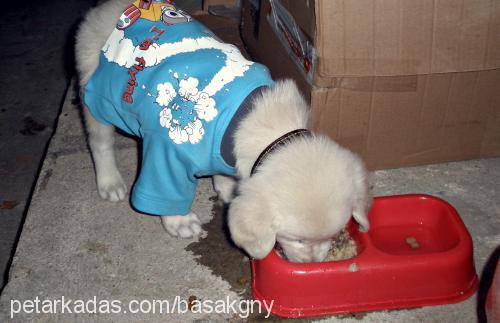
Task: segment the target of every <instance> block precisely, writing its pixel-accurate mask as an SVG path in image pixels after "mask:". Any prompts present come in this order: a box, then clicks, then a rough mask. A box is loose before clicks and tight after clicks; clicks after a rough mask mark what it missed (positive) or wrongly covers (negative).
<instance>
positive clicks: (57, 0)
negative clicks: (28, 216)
mask: <svg viewBox="0 0 500 323" xmlns="http://www.w3.org/2000/svg"><path fill="white" fill-rule="evenodd" d="M94 3H95V0H52V1H34V0H27V1H22V2H21V1H19V2H14V3H10V4H8V5H7V4H5V5H3V6H2V10H1V11H0V21H1V22H0V40H1V44H2V45H1V48H2V49H1V50H0V57H1V59H2V68H1V69H0V94H1V97H2V100H1V102H0V290H1V289H2V286H3V284H4V279H5V274H4V273H6V270H7V268H8V264H9V261H10V259H11V255H12V252H13V250H14V247H15V244H16V241H17V237H18V234H19V232H20V228H21V225H22V222H23V217H24V214H25V212H26V210H27V206H28V205H29V199H30V194H31V191H32V188H33V186H34V184H35V180H36V178H37V174H38V171H39V170H40V165H41V162H42V161H43V159H44V155H45V150H46V147H47V144H48V141H49V139H50V137H51V135H52V133H53V130H54V125H55V122H56V118H57V116H58V115H59V112H60V110H61V103H62V101H63V99H64V96H65V92H66V89H67V87H68V84H69V81H70V79H71V76H72V75H73V73H74V69H73V58H72V57H73V54H72V52H73V43H74V41H73V33H74V30H75V28H76V25H77V22H78V21H79V19H80V18H81V17H82V15H83V13H84V12H85V11H87V10H88V9H89V8H90V7H91V6H92V5H93V4H94Z"/></svg>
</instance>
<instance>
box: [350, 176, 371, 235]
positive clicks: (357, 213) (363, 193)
mask: <svg viewBox="0 0 500 323" xmlns="http://www.w3.org/2000/svg"><path fill="white" fill-rule="evenodd" d="M367 177H368V175H367V174H366V171H365V170H363V171H362V176H360V178H358V179H357V180H356V181H355V186H356V197H355V198H354V205H353V208H352V216H353V217H354V219H355V220H356V222H358V223H359V225H360V228H359V229H360V231H362V232H367V231H368V230H369V229H370V222H369V220H368V211H369V210H370V207H371V205H372V195H371V192H370V184H369V183H368V178H367Z"/></svg>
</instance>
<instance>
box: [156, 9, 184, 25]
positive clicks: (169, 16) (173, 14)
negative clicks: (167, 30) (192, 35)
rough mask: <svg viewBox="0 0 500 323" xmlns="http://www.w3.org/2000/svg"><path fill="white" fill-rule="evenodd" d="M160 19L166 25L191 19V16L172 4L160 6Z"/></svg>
mask: <svg viewBox="0 0 500 323" xmlns="http://www.w3.org/2000/svg"><path fill="white" fill-rule="evenodd" d="M161 21H163V23H164V24H165V25H167V26H170V25H175V24H179V23H183V22H189V21H191V16H189V15H188V14H187V13H185V12H184V11H182V10H181V9H176V8H175V7H174V6H165V7H162V15H161Z"/></svg>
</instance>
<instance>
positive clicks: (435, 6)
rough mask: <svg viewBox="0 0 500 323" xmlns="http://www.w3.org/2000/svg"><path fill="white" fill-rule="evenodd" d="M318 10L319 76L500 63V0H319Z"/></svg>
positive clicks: (401, 72)
mask: <svg viewBox="0 0 500 323" xmlns="http://www.w3.org/2000/svg"><path fill="white" fill-rule="evenodd" d="M292 14H293V16H294V17H297V16H298V12H293V11H292ZM315 14H316V37H315V41H314V44H315V48H316V54H317V56H318V64H317V67H316V71H317V75H316V78H328V77H334V76H369V75H377V76H378V75H380V76H384V75H385V76H390V75H414V74H430V73H444V72H462V71H474V70H488V69H495V68H499V67H500V36H499V35H500V1H495V0H462V1H457V0H418V1H415V0H347V1H346V0H316V3H315Z"/></svg>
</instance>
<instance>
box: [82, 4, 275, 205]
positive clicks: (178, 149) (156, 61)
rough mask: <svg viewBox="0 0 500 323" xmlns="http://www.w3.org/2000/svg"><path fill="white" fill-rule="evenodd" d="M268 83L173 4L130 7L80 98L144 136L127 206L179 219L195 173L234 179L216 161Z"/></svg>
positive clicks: (101, 117)
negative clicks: (237, 118) (242, 112)
mask: <svg viewBox="0 0 500 323" xmlns="http://www.w3.org/2000/svg"><path fill="white" fill-rule="evenodd" d="M272 84H273V81H272V79H271V77H270V75H269V72H268V70H267V69H266V68H265V67H264V66H262V65H260V64H256V63H253V62H250V61H248V60H246V59H245V58H244V57H243V56H242V55H241V53H240V52H239V51H238V49H237V48H236V47H235V46H233V45H230V44H225V43H222V42H221V41H220V40H219V39H218V38H217V37H216V36H215V35H214V34H213V33H212V32H210V31H209V30H208V29H207V28H205V27H204V26H203V25H202V24H200V23H198V22H196V21H194V20H192V19H191V17H189V16H188V15H187V14H186V13H184V12H183V11H182V10H178V9H177V8H175V7H174V6H173V5H172V4H171V1H169V0H153V1H135V2H134V3H133V4H131V5H130V6H129V7H127V8H126V9H125V11H124V13H123V14H122V16H121V17H120V20H119V22H118V24H117V26H116V28H115V29H114V30H113V32H112V34H111V35H110V37H109V38H108V40H107V41H106V44H105V45H104V47H103V48H102V51H101V54H100V57H99V66H98V68H97V69H96V71H95V72H94V74H93V75H92V77H91V78H90V80H89V82H88V83H87V85H86V87H85V91H84V102H85V105H86V106H87V107H88V108H89V109H90V112H91V113H92V115H93V116H94V117H95V119H96V120H97V121H99V122H101V123H103V124H108V125H109V124H111V125H114V126H117V127H119V128H120V129H122V130H124V131H126V132H128V133H129V134H132V135H135V136H138V137H141V138H142V139H143V153H142V168H141V171H140V175H139V178H138V180H137V182H136V184H135V186H134V189H133V191H132V204H133V205H134V207H135V208H137V209H138V210H139V211H141V212H145V213H150V214H155V215H179V214H180V215H182V214H187V213H188V212H189V211H190V209H191V204H192V202H193V199H194V195H195V191H196V178H197V177H199V176H205V175H213V174H227V175H234V174H235V169H234V167H233V166H232V165H228V164H227V163H226V162H225V161H224V159H223V158H222V157H221V141H222V138H223V136H224V133H225V131H226V128H227V127H228V125H229V123H230V122H231V119H232V118H233V116H234V115H235V113H236V111H237V110H238V107H239V106H240V104H241V103H242V102H243V101H244V100H245V98H246V97H247V96H248V95H249V94H250V93H251V92H252V91H253V90H254V89H256V88H259V87H261V86H271V85H272Z"/></svg>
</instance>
